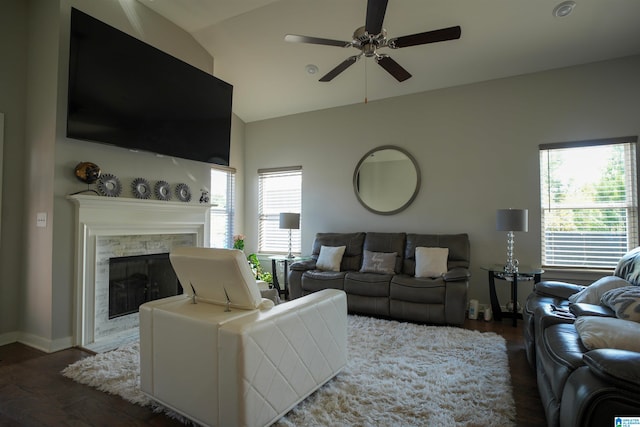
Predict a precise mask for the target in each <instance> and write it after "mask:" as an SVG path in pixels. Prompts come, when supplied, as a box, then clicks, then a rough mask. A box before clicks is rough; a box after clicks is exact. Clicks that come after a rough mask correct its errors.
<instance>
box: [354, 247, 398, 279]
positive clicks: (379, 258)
mask: <svg viewBox="0 0 640 427" xmlns="http://www.w3.org/2000/svg"><path fill="white" fill-rule="evenodd" d="M397 256H398V253H397V252H391V253H384V252H371V251H368V250H366V249H365V250H364V252H363V260H362V268H361V269H360V272H361V273H379V274H393V273H395V266H396V258H397Z"/></svg>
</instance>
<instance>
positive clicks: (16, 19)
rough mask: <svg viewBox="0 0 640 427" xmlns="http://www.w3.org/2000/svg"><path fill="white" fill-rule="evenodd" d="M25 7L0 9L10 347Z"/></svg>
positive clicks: (5, 337)
mask: <svg viewBox="0 0 640 427" xmlns="http://www.w3.org/2000/svg"><path fill="white" fill-rule="evenodd" d="M27 17H28V11H27V2H25V1H23V0H3V1H2V2H1V3H0V58H3V59H1V60H0V61H2V65H1V66H0V111H1V112H3V113H4V114H5V117H4V120H5V122H4V151H3V153H2V172H3V175H4V176H3V180H2V187H3V188H2V206H1V208H2V216H1V218H2V219H1V220H2V228H1V232H2V236H1V238H0V343H2V342H11V341H15V337H16V334H15V333H16V331H18V329H19V319H18V311H19V306H18V304H19V301H20V295H21V294H22V286H21V283H22V271H21V266H22V258H23V256H22V250H23V239H22V213H23V210H22V205H23V200H24V188H25V187H24V163H25V162H24V153H25V151H24V130H25V126H24V121H25V108H26V107H25V104H26V99H25V91H26V70H27Z"/></svg>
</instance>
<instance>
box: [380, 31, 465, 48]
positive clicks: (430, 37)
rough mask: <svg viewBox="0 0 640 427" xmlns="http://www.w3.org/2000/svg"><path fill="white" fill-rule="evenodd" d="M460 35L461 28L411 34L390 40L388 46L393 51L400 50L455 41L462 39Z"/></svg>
mask: <svg viewBox="0 0 640 427" xmlns="http://www.w3.org/2000/svg"><path fill="white" fill-rule="evenodd" d="M460 34H462V30H461V29H460V27H459V26H455V27H449V28H442V29H439V30H434V31H427V32H424V33H418V34H411V35H409V36H402V37H396V38H393V39H390V40H389V41H388V43H387V44H388V46H389V47H390V48H391V49H399V48H401V47H408V46H416V45H420V44H427V43H436V42H443V41H446V40H455V39H459V38H460Z"/></svg>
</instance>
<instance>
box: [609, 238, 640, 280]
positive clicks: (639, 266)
mask: <svg viewBox="0 0 640 427" xmlns="http://www.w3.org/2000/svg"><path fill="white" fill-rule="evenodd" d="M613 275H614V276H618V277H622V278H623V279H625V280H626V281H627V282H629V283H631V284H632V285H634V286H638V285H640V247H637V248H635V249H633V250H631V251H629V252H627V253H626V254H625V255H624V256H623V257H622V258H621V259H620V261H618V264H617V265H616V269H615V270H614V271H613Z"/></svg>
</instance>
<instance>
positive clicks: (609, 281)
mask: <svg viewBox="0 0 640 427" xmlns="http://www.w3.org/2000/svg"><path fill="white" fill-rule="evenodd" d="M623 286H629V282H627V281H626V280H624V279H621V278H619V277H617V276H605V277H603V278H601V279H598V280H596V281H595V282H593V283H592V284H591V285H589V286H587V287H586V288H584V289H583V290H581V291H580V292H578V293H575V294H573V295H571V296H569V301H571V302H574V303H585V304H600V298H602V294H604V293H605V292H607V291H608V290H610V289H615V288H621V287H623Z"/></svg>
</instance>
